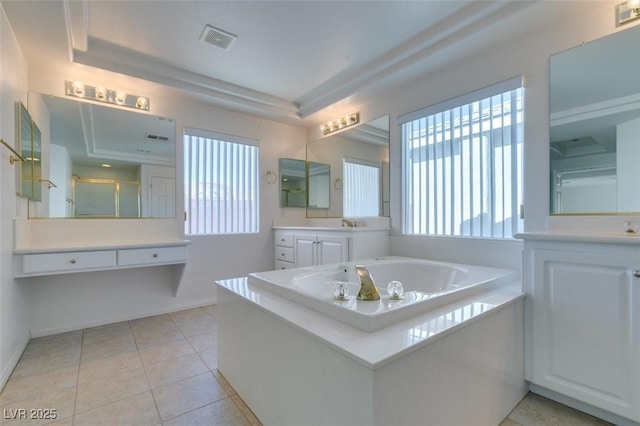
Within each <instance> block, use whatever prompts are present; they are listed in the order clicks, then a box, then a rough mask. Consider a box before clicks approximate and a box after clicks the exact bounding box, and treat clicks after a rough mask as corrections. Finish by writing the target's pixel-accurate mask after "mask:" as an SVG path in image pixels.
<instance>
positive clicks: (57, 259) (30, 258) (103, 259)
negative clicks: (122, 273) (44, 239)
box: [22, 250, 116, 274]
mask: <svg viewBox="0 0 640 426" xmlns="http://www.w3.org/2000/svg"><path fill="white" fill-rule="evenodd" d="M115 266H116V251H115V250H101V251H81V252H68V253H40V254H25V255H24V256H23V257H22V272H23V273H24V274H39V273H44V272H65V271H69V272H73V271H81V270H85V269H86V270H90V269H104V268H113V267H115Z"/></svg>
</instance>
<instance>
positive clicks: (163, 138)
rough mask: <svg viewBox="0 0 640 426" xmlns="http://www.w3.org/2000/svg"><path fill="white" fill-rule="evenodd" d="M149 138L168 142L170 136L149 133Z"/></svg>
mask: <svg viewBox="0 0 640 426" xmlns="http://www.w3.org/2000/svg"><path fill="white" fill-rule="evenodd" d="M147 139H150V140H152V141H162V142H166V141H168V140H169V137H168V136H158V135H151V134H148V135H147Z"/></svg>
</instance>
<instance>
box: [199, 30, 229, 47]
mask: <svg viewBox="0 0 640 426" xmlns="http://www.w3.org/2000/svg"><path fill="white" fill-rule="evenodd" d="M236 38H238V36H236V35H234V34H231V33H228V32H226V31H223V30H221V29H219V28H216V27H212V26H211V25H205V27H204V31H202V35H201V36H200V41H202V42H203V43H207V44H210V45H212V46H215V47H217V48H219V49H223V50H229V47H231V44H233V42H234V41H235V40H236Z"/></svg>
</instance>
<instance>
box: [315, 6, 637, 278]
mask: <svg viewBox="0 0 640 426" xmlns="http://www.w3.org/2000/svg"><path fill="white" fill-rule="evenodd" d="M617 3H618V2H616V1H596V2H589V7H588V8H578V7H576V8H575V13H573V14H572V15H570V16H569V17H568V18H567V19H564V20H562V21H560V22H554V21H553V20H552V19H550V20H548V21H545V22H543V23H541V24H540V27H539V28H538V30H537V31H536V32H532V33H529V34H526V35H525V36H523V37H521V38H516V37H512V36H510V35H509V34H505V37H504V40H503V43H502V44H493V45H492V46H491V48H490V50H488V51H477V52H476V53H475V54H474V55H473V56H468V57H465V58H464V59H463V60H462V61H461V62H459V63H455V64H449V65H448V66H446V67H445V68H444V69H439V70H435V71H433V72H431V73H429V74H428V75H425V76H422V77H419V78H417V79H415V80H411V81H406V82H405V83H403V85H402V86H401V87H400V88H396V89H394V90H392V91H389V92H387V93H380V94H378V95H377V96H376V97H375V99H372V100H370V101H366V102H365V103H364V104H363V106H362V107H361V108H360V113H361V117H362V118H361V119H362V121H365V122H366V121H367V120H368V119H369V117H370V118H375V117H378V116H380V115H383V114H391V126H390V130H391V132H390V133H391V152H390V167H391V224H392V235H393V236H392V238H391V247H392V253H393V254H403V255H412V256H416V257H429V258H435V259H441V260H448V261H454V262H463V263H465V262H466V263H478V264H486V265H495V266H502V267H511V268H514V269H520V268H521V248H522V245H521V243H520V242H518V241H506V242H497V241H488V240H481V239H467V238H428V237H409V236H402V235H401V223H400V219H401V181H400V171H401V169H400V158H401V151H400V137H401V136H400V128H399V126H398V125H397V121H396V119H397V116H398V115H401V114H404V113H407V112H410V111H415V110H417V109H420V108H422V107H425V106H428V105H432V104H435V103H438V102H441V101H443V100H446V99H450V98H453V97H455V96H458V95H461V94H464V93H467V92H470V91H473V90H476V89H479V88H482V87H486V86H489V85H491V84H494V83H497V82H499V81H502V80H506V79H508V78H511V77H514V76H517V75H524V76H525V79H526V80H525V81H526V82H525V96H526V100H525V117H526V122H525V142H524V204H525V220H524V227H525V230H527V231H544V230H547V229H567V227H573V228H574V229H581V230H584V229H591V230H595V229H597V228H605V229H610V230H614V231H619V230H620V229H621V226H622V221H623V220H625V219H624V218H623V217H621V216H615V217H612V216H595V217H577V216H572V217H550V216H549V215H548V212H549V172H548V170H549V143H548V141H549V89H548V85H549V56H550V55H552V54H555V53H558V52H561V51H563V50H566V49H568V48H571V47H575V46H577V45H580V44H581V43H583V42H586V41H590V40H594V39H597V38H600V37H603V36H606V35H608V34H611V33H613V32H615V31H618V30H624V29H626V28H629V27H630V26H633V25H638V24H637V23H634V24H633V25H627V26H625V27H622V28H616V27H615V24H614V19H613V17H614V13H615V6H616V4H617ZM575 4H578V2H576V3H575ZM531 7H536V6H531ZM530 12H531V10H530V9H525V10H524V11H523V12H521V13H519V15H516V16H514V18H515V19H522V20H523V21H522V22H525V21H524V20H527V19H529V18H530V16H529V13H530ZM487 30H490V31H497V30H498V29H497V28H495V26H494V27H488V28H487ZM462 43H464V40H463V41H462ZM447 48H455V45H453V46H448V47H447ZM311 132H312V133H313V132H314V130H313V129H312V130H311ZM318 132H319V131H317V130H315V133H316V134H317V133H318ZM311 138H312V139H316V138H317V137H316V136H315V135H314V134H312V135H311ZM635 220H637V218H636V219H635ZM550 222H552V223H550Z"/></svg>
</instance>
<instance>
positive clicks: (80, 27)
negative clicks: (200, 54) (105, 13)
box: [63, 0, 535, 122]
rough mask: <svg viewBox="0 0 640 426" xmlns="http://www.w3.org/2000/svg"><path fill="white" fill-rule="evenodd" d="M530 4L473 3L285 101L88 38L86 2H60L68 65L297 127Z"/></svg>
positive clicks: (71, 0) (86, 0)
mask: <svg viewBox="0 0 640 426" xmlns="http://www.w3.org/2000/svg"><path fill="white" fill-rule="evenodd" d="M533 3H535V2H528V1H527V2H525V1H518V2H503V1H496V2H493V1H491V2H490V1H474V2H471V3H470V4H469V5H468V6H466V7H465V8H463V9H461V10H458V11H457V12H456V13H455V14H454V15H452V16H451V17H450V19H446V20H443V21H441V22H439V23H438V24H436V25H434V26H432V27H429V28H427V29H426V30H425V31H423V32H421V33H419V34H418V35H416V36H415V37H413V38H412V39H409V40H407V41H406V42H405V43H402V44H401V45H398V46H396V47H395V48H394V49H392V50H390V51H388V52H386V53H385V54H383V55H381V56H379V57H377V58H375V59H373V60H372V61H369V62H367V63H365V64H363V65H362V66H360V67H358V68H355V69H350V70H347V71H345V72H343V73H341V74H339V75H336V76H334V77H332V78H329V79H328V80H326V81H325V82H323V83H322V84H320V85H319V86H317V87H315V88H313V89H312V90H310V91H309V92H307V93H306V94H304V95H303V96H301V97H300V98H298V99H296V100H287V99H283V98H280V97H277V96H273V95H270V94H266V93H263V92H259V91H256V90H252V89H249V88H246V87H242V86H238V85H234V84H232V83H228V82H225V81H222V80H218V79H215V78H211V77H208V76H206V75H203V74H199V73H195V72H192V71H188V70H185V69H181V68H178V67H176V66H174V65H170V64H168V63H166V62H163V61H161V60H159V59H157V58H154V57H151V56H147V55H144V54H140V53H138V52H135V51H132V50H129V49H127V48H124V47H121V46H117V45H114V44H110V43H108V42H105V41H102V40H98V39H95V38H92V37H91V36H90V35H89V23H88V22H89V19H88V8H89V2H88V0H81V1H73V0H63V5H64V12H65V21H66V25H67V42H68V47H69V56H70V59H71V61H72V62H75V63H79V64H83V65H88V66H92V67H97V68H101V69H105V70H108V71H113V72H117V73H120V74H126V75H129V76H132V77H135V78H140V79H143V80H148V81H151V82H155V83H159V84H162V85H166V86H170V87H174V88H177V89H180V90H183V91H186V92H190V93H192V94H195V95H197V96H198V97H200V98H204V99H205V100H206V101H208V102H211V103H213V104H217V105H222V106H227V107H230V108H234V109H238V110H242V111H248V112H253V113H256V114H258V115H264V116H269V117H276V118H277V119H281V120H285V121H289V122H299V121H300V119H301V118H306V117H309V116H310V115H312V114H315V113H317V112H319V111H321V110H322V109H324V108H326V107H329V106H330V105H333V104H335V103H336V102H339V101H341V100H343V99H345V98H347V97H349V96H351V95H353V94H356V93H358V92H359V91H362V90H364V89H366V88H367V87H369V86H371V85H373V84H375V83H378V82H380V81H382V80H383V79H384V78H386V77H389V76H392V75H394V74H396V73H398V72H400V71H401V70H403V69H405V68H407V67H409V66H411V65H413V64H415V63H417V62H419V61H424V60H425V59H428V58H429V57H431V56H433V55H435V54H436V53H439V52H441V51H442V50H443V49H445V48H447V47H449V46H451V45H452V44H454V43H457V42H459V41H461V40H463V39H465V38H468V37H471V36H473V35H474V33H477V32H478V31H480V30H482V29H483V28H486V27H488V26H491V25H492V24H494V23H495V22H496V21H497V20H501V19H504V18H505V17H507V16H509V15H511V14H513V13H516V12H518V11H521V10H522V9H524V8H526V7H529V6H530V5H531V4H533Z"/></svg>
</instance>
